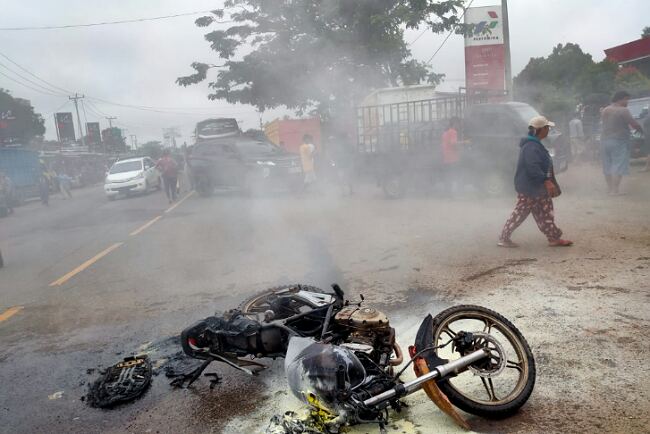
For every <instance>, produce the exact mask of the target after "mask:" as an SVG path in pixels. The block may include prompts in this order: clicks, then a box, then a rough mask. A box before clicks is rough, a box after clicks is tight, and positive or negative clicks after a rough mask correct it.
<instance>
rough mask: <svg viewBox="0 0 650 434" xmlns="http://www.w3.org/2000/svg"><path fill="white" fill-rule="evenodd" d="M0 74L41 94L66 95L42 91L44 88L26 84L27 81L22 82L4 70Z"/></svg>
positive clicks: (59, 96)
mask: <svg viewBox="0 0 650 434" xmlns="http://www.w3.org/2000/svg"><path fill="white" fill-rule="evenodd" d="M0 75H3V76H5V77H7V78H8V79H9V80H11V81H14V82H16V83H18V84H20V85H21V86H24V87H26V88H28V89H31V90H33V91H35V92H38V93H41V94H43V95H49V96H56V97H57V98H61V97H62V96H64V95H60V94H56V93H51V92H44V91H42V90H40V89H38V88H35V87H32V86H30V85H28V84H25V83H23V82H21V81H18V80H16V79H15V78H13V77H11V76H9V75H7V74H5V73H4V72H2V71H0Z"/></svg>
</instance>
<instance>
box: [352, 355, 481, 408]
mask: <svg viewBox="0 0 650 434" xmlns="http://www.w3.org/2000/svg"><path fill="white" fill-rule="evenodd" d="M486 357H488V352H487V351H486V350H483V349H481V350H476V351H474V352H473V353H470V354H468V355H466V356H463V357H461V358H459V359H457V360H454V361H452V362H449V363H445V364H444V365H439V366H436V367H434V368H433V369H432V370H431V372H429V373H427V374H424V375H422V376H421V377H418V378H416V379H415V380H413V381H409V382H408V383H404V384H398V385H397V386H395V387H393V388H392V389H390V390H387V391H385V392H383V393H380V394H379V395H376V396H373V397H371V398H368V399H366V400H365V401H363V405H365V406H368V407H374V406H376V405H377V404H379V403H381V402H384V401H386V400H389V399H393V398H400V397H402V396H406V395H410V394H412V393H414V392H417V391H418V390H420V389H421V388H422V387H423V386H424V384H425V383H427V382H428V381H431V380H436V379H440V378H443V377H445V376H447V375H449V374H453V373H458V372H459V371H461V370H462V369H465V368H467V367H468V366H469V365H471V364H472V363H476V362H478V361H479V360H481V359H484V358H486Z"/></svg>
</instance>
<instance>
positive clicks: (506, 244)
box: [497, 240, 519, 248]
mask: <svg viewBox="0 0 650 434" xmlns="http://www.w3.org/2000/svg"><path fill="white" fill-rule="evenodd" d="M497 246H499V247H506V248H515V247H519V244H517V243H513V242H512V241H510V240H499V242H498V243H497Z"/></svg>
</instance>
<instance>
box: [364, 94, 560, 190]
mask: <svg viewBox="0 0 650 434" xmlns="http://www.w3.org/2000/svg"><path fill="white" fill-rule="evenodd" d="M538 114H539V113H538V112H537V111H536V110H535V109H534V108H532V107H531V106H529V105H528V104H525V103H520V102H484V103H478V104H471V103H470V101H469V100H468V99H467V98H466V97H465V96H464V95H462V94H458V95H445V96H440V97H436V98H434V99H429V100H422V101H409V102H398V103H393V104H383V105H376V106H362V107H358V108H357V151H358V153H359V154H360V155H359V157H360V158H359V160H360V161H361V164H362V165H364V166H366V167H365V169H366V171H367V170H369V171H370V172H371V173H373V175H374V177H375V178H376V180H377V183H378V184H379V185H380V186H381V187H382V188H383V190H384V193H385V195H386V196H387V197H390V198H396V197H400V196H402V195H403V194H404V193H405V192H406V191H407V190H408V189H409V188H414V187H416V188H417V187H420V188H422V187H424V186H430V185H431V184H432V183H435V182H437V181H438V180H439V179H440V177H441V174H442V172H443V170H442V152H441V146H440V141H441V137H442V133H443V132H444V131H445V129H446V128H447V126H448V124H449V120H450V119H451V118H452V117H457V118H459V119H461V123H462V127H461V130H460V131H459V140H462V141H463V142H464V145H462V149H461V163H460V168H459V169H460V170H461V171H462V172H463V173H462V178H463V179H464V181H465V182H466V183H469V184H472V185H473V186H474V187H475V188H477V189H479V190H481V191H482V192H483V193H484V194H486V195H490V196H497V195H501V194H504V193H505V192H508V191H510V190H512V189H513V186H512V185H513V176H514V170H515V165H516V162H517V156H518V151H519V142H520V140H521V138H522V137H523V136H525V135H526V133H527V130H528V121H529V120H530V119H531V118H532V117H534V116H537V115H538ZM544 144H545V146H546V147H547V148H548V149H549V152H550V153H551V156H552V157H553V161H554V167H555V171H556V173H559V172H562V171H564V170H566V169H567V167H568V161H569V158H570V148H569V146H568V142H567V140H566V139H565V137H564V136H563V135H562V134H561V133H560V131H558V130H557V129H553V130H552V131H551V133H550V134H549V137H548V138H547V139H545V141H544Z"/></svg>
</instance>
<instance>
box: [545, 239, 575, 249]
mask: <svg viewBox="0 0 650 434" xmlns="http://www.w3.org/2000/svg"><path fill="white" fill-rule="evenodd" d="M548 245H549V246H550V247H569V246H572V245H573V241H569V240H563V239H561V238H558V239H557V240H550V241H549V242H548Z"/></svg>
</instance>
